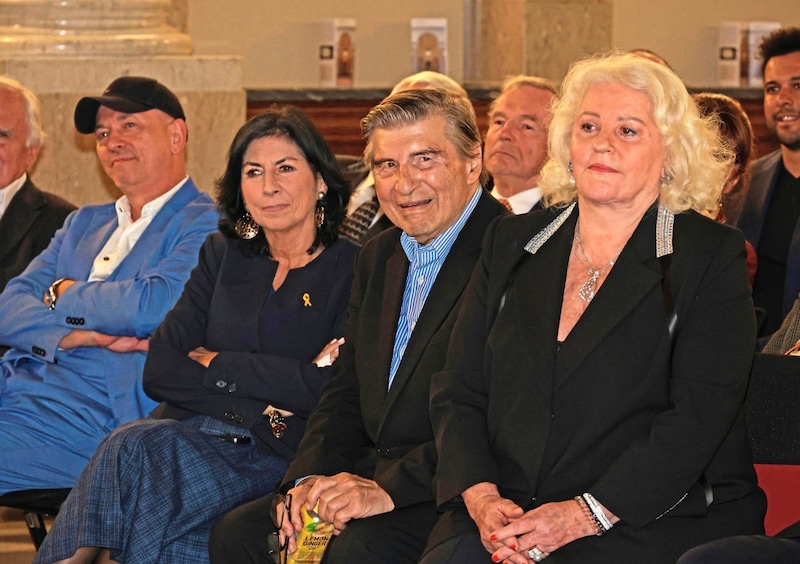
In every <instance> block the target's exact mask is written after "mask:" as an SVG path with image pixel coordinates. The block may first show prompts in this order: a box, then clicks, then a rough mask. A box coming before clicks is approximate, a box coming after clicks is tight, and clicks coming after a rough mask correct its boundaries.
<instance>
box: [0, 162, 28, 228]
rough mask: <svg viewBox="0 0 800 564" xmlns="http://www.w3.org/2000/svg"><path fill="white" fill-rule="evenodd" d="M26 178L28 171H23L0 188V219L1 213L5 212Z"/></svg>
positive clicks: (0, 217)
mask: <svg viewBox="0 0 800 564" xmlns="http://www.w3.org/2000/svg"><path fill="white" fill-rule="evenodd" d="M26 180H28V173H27V172H23V173H22V176H20V177H19V178H17V179H16V180H15V181H14V182H12V183H11V184H9V185H8V186H6V187H5V188H3V189H2V190H0V219H2V218H3V214H5V213H6V210H7V209H8V205H9V204H10V203H11V200H12V199H14V196H16V195H17V192H19V191H20V190H21V189H22V185H23V184H25V181H26Z"/></svg>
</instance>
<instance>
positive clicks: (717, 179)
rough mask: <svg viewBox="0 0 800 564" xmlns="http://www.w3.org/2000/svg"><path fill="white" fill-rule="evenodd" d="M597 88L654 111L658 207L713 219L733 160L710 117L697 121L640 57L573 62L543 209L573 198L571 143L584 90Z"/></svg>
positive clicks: (662, 74) (663, 76)
mask: <svg viewBox="0 0 800 564" xmlns="http://www.w3.org/2000/svg"><path fill="white" fill-rule="evenodd" d="M597 83H612V84H619V85H621V86H624V87H627V88H631V89H633V90H636V91H639V92H642V93H644V94H645V95H646V96H647V98H648V99H649V100H650V103H651V104H652V107H653V116H652V117H653V122H654V123H655V125H656V127H657V128H658V130H659V132H660V133H661V141H662V145H663V151H664V172H665V175H664V176H663V177H662V178H664V179H665V180H666V181H662V183H661V186H660V188H659V202H660V203H661V205H663V206H664V207H665V208H667V209H668V210H669V211H671V212H672V213H680V212H683V211H686V210H689V209H692V210H695V211H697V212H700V213H703V214H705V215H709V216H711V217H715V216H716V215H717V212H718V210H719V202H720V197H721V195H722V188H723V186H724V184H725V180H726V179H727V176H728V171H729V170H730V165H731V162H732V155H731V153H730V151H729V150H727V149H724V148H723V149H722V150H721V149H720V147H721V144H720V137H719V130H718V128H717V126H716V123H715V121H714V119H713V118H704V117H701V115H700V113H699V112H698V109H697V106H696V104H695V103H694V100H692V98H691V96H690V95H689V93H688V92H687V90H686V87H685V86H684V85H683V82H681V80H680V78H678V76H677V75H676V74H675V73H674V72H672V71H671V70H670V69H669V68H667V67H665V66H663V65H660V64H658V63H654V62H652V61H650V60H648V59H645V58H643V57H638V56H636V55H631V54H619V53H613V54H608V55H596V56H593V57H590V58H588V59H584V60H581V61H578V62H576V63H573V65H572V66H571V67H570V70H569V72H568V73H567V76H566V77H565V78H564V82H563V83H562V85H561V97H560V98H559V99H558V100H557V101H556V102H555V104H554V108H553V120H552V122H551V123H550V133H549V136H548V140H547V141H548V149H549V153H550V160H549V161H548V162H547V164H545V166H544V168H543V169H542V177H541V181H540V186H541V187H542V194H543V198H544V199H545V202H546V203H547V205H554V206H561V207H563V206H566V205H568V204H569V203H571V202H572V201H574V200H575V198H576V197H577V188H576V187H575V185H574V184H573V183H572V182H570V179H571V174H570V172H569V170H568V166H569V162H570V142H571V140H572V128H573V126H574V123H575V119H576V117H577V113H578V108H579V107H580V104H581V101H582V100H583V97H584V95H585V94H586V91H587V90H588V89H589V87H590V86H592V85H593V84H597Z"/></svg>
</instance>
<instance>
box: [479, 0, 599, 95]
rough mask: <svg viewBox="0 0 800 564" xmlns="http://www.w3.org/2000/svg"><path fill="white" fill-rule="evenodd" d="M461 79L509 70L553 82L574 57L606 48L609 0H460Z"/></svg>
mask: <svg viewBox="0 0 800 564" xmlns="http://www.w3.org/2000/svg"><path fill="white" fill-rule="evenodd" d="M465 6H466V9H465V21H466V25H467V30H466V33H465V38H466V41H467V43H468V45H466V46H465V49H464V52H465V56H466V58H467V61H466V64H465V76H464V81H465V82H466V83H467V84H476V85H480V84H494V83H498V82H501V81H502V80H503V79H504V78H505V77H506V76H509V75H513V74H530V75H537V76H542V77H545V78H549V79H551V80H554V81H556V82H559V81H560V80H561V79H562V78H563V76H564V74H565V73H566V71H567V68H568V67H569V64H570V63H571V62H572V61H574V60H575V59H577V58H579V57H582V56H586V55H590V54H592V53H595V52H597V51H602V50H606V49H609V48H610V46H611V40H612V31H613V29H612V26H613V15H614V14H613V0H465Z"/></svg>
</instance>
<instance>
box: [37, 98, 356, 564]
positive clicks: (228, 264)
mask: <svg viewBox="0 0 800 564" xmlns="http://www.w3.org/2000/svg"><path fill="white" fill-rule="evenodd" d="M348 198H349V191H348V187H347V184H346V182H345V181H344V180H343V179H342V177H341V176H340V174H339V172H338V170H337V167H336V161H335V159H334V157H333V155H332V154H331V152H330V150H329V149H328V147H327V145H326V144H325V142H324V140H323V139H322V137H321V136H320V134H319V132H318V131H317V130H316V129H315V128H314V126H313V125H312V124H311V122H310V121H309V120H308V118H307V117H306V116H305V115H304V114H303V113H302V112H300V111H299V110H297V109H295V108H278V109H273V110H270V111H267V112H265V113H263V114H260V115H258V116H256V117H254V118H253V119H252V120H250V121H249V122H248V123H247V124H245V125H244V126H243V127H242V128H241V129H240V130H239V132H238V134H237V135H236V138H235V139H234V141H233V143H232V145H231V148H230V151H229V156H228V164H227V167H226V170H225V174H224V175H223V176H222V178H221V179H220V180H219V182H218V202H219V210H220V214H221V219H220V231H221V232H220V233H215V234H212V235H210V236H209V238H208V239H207V240H206V242H205V244H204V246H203V248H202V249H201V251H200V259H199V263H198V265H197V267H196V268H195V269H194V271H193V272H192V275H191V278H190V279H189V281H188V282H187V284H186V287H185V289H184V292H183V295H182V296H181V298H180V299H179V300H178V302H177V304H176V305H175V307H174V309H173V310H172V311H171V312H170V313H169V314H167V316H166V318H165V319H164V321H163V323H162V324H161V326H160V327H159V328H158V330H157V331H156V332H155V333H154V335H153V337H152V339H151V341H150V350H149V353H148V357H147V363H146V365H145V370H144V387H145V391H146V392H147V393H148V394H149V395H150V396H151V397H153V398H155V399H157V400H159V401H161V402H162V403H161V404H160V405H159V406H158V407H157V408H156V409H155V410H154V411H153V412H152V413H151V416H150V418H149V419H146V420H141V421H136V422H133V423H130V424H128V425H125V426H123V427H120V428H119V429H118V430H117V431H115V432H114V433H112V434H111V435H110V436H109V437H108V438H107V439H106V440H105V441H104V442H103V443H102V444H101V445H100V447H99V448H98V450H97V452H96V453H95V455H94V456H93V458H92V460H91V461H90V462H89V465H88V466H87V467H86V469H85V470H84V472H83V474H82V475H81V477H80V478H79V479H78V482H77V483H76V485H75V487H74V489H73V490H72V493H71V494H70V496H69V497H68V498H67V501H66V502H65V504H64V506H63V507H62V509H61V512H60V514H59V516H58V517H57V519H56V521H55V523H54V526H53V529H52V531H51V533H50V534H49V535H48V536H47V538H46V540H45V543H44V544H43V545H42V547H41V549H40V551H39V553H38V555H37V560H36V561H37V562H54V561H64V562H87V563H88V562H95V561H100V562H108V561H111V562H137V563H147V562H152V563H155V562H170V563H181V562H187V563H197V562H206V561H208V548H207V546H208V537H209V534H210V530H211V526H212V525H213V524H214V522H215V521H216V520H217V518H218V517H220V516H222V515H223V514H225V513H226V512H227V511H229V510H231V509H233V508H234V507H236V506H238V505H240V504H242V503H244V502H246V501H249V500H251V499H255V498H257V497H261V496H264V495H266V494H268V493H269V492H271V491H272V489H273V488H274V486H275V484H276V483H277V482H278V480H279V479H280V478H281V476H282V475H283V473H284V471H285V470H286V467H287V465H288V462H289V461H290V460H291V459H292V458H293V457H294V454H295V450H296V448H297V445H298V443H299V441H300V438H301V437H302V435H303V432H304V430H305V424H306V419H307V417H308V415H309V413H310V412H311V410H312V408H313V407H314V406H315V404H316V403H317V400H318V399H319V395H320V393H321V392H322V388H323V387H324V385H325V384H326V383H327V381H328V379H329V377H330V371H331V367H330V365H331V363H332V362H333V361H334V360H335V359H336V357H337V356H338V349H339V346H340V345H341V344H342V340H341V338H340V337H341V335H342V334H343V329H344V321H345V315H346V308H347V301H348V298H349V294H350V285H351V282H352V275H353V261H354V259H355V255H356V252H357V249H358V247H357V246H356V245H355V244H353V243H350V242H349V241H346V240H343V239H342V240H339V239H338V238H337V233H338V225H339V223H340V221H341V219H342V215H343V213H342V210H343V209H344V207H345V206H346V205H347V201H348ZM64 559H66V560H64Z"/></svg>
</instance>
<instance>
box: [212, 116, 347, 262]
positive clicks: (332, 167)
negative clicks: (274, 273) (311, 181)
mask: <svg viewBox="0 0 800 564" xmlns="http://www.w3.org/2000/svg"><path fill="white" fill-rule="evenodd" d="M264 137H285V138H286V139H289V140H290V141H292V142H293V143H294V144H295V145H297V147H298V148H299V149H300V151H301V153H302V154H303V156H304V157H305V159H306V161H307V162H308V164H309V166H310V167H311V171H312V172H313V173H314V174H315V175H316V174H319V175H320V176H322V180H323V181H324V182H325V184H326V185H327V187H328V192H327V193H326V194H325V196H324V197H323V198H322V199H321V200H319V202H318V204H317V205H322V206H324V207H325V220H324V221H323V223H322V226H321V227H318V228H317V236H316V237H315V239H314V244H313V245H312V246H311V248H310V249H309V252H310V253H313V251H314V249H316V248H317V247H318V246H319V245H323V246H325V247H328V246H330V245H331V244H333V243H334V241H336V239H338V238H339V224H340V223H341V222H342V219H344V214H345V210H346V209H347V202H348V201H349V200H350V186H349V184H348V183H347V182H346V181H345V179H344V178H343V177H342V174H341V173H340V172H339V167H338V165H337V164H336V159H335V157H334V156H333V153H332V152H331V150H330V148H329V147H328V144H327V143H326V142H325V140H324V139H323V138H322V135H321V134H320V132H319V131H318V130H317V128H316V127H315V126H314V124H313V123H311V120H309V119H308V117H307V116H306V115H305V114H304V113H303V112H302V111H301V110H300V109H299V108H296V107H293V106H273V107H271V108H270V109H268V110H266V111H265V112H263V113H260V114H258V115H257V116H255V117H253V118H252V119H251V120H250V121H248V122H247V123H246V124H244V125H243V126H242V127H241V129H239V131H238V133H237V134H236V137H234V139H233V143H231V147H230V149H229V150H228V164H227V165H226V167H225V173H224V174H223V175H222V177H220V178H219V180H217V209H218V210H219V213H220V220H219V230H220V231H221V232H222V233H223V234H225V235H226V236H227V237H231V238H233V239H238V240H239V241H240V242H241V243H242V244H243V245H244V246H245V247H247V248H249V249H250V250H252V251H253V252H256V253H266V254H269V244H268V243H267V239H266V237H265V236H264V233H263V231H261V232H260V233H259V234H258V236H256V237H255V238H253V239H250V240H244V239H239V236H238V235H236V231H234V226H235V225H236V221H237V220H238V219H239V218H240V217H242V216H243V215H244V214H245V208H244V200H243V198H242V182H241V180H242V163H243V162H244V154H245V152H246V151H247V148H248V147H249V146H250V143H252V142H253V141H255V140H257V139H262V138H264Z"/></svg>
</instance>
